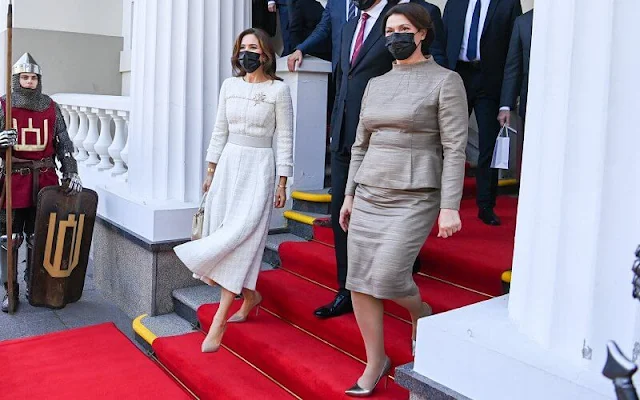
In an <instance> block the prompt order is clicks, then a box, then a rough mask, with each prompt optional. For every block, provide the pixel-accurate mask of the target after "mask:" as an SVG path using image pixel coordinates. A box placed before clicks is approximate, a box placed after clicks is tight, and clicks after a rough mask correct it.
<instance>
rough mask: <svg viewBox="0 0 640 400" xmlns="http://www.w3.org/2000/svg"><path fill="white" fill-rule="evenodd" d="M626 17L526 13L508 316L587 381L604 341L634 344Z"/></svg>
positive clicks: (632, 24) (590, 6)
mask: <svg viewBox="0 0 640 400" xmlns="http://www.w3.org/2000/svg"><path fill="white" fill-rule="evenodd" d="M638 15H640V3H639V2H637V1H616V2H612V1H600V0H583V1H581V2H579V4H578V2H557V1H551V0H547V1H538V4H537V7H536V11H535V25H534V26H535V28H534V29H535V30H534V35H535V42H534V47H533V49H532V55H531V58H532V65H531V75H530V80H531V82H533V83H534V84H531V85H530V86H529V109H528V112H527V127H526V130H525V131H526V138H525V147H524V155H523V166H522V183H521V187H520V204H519V210H518V227H517V233H516V246H515V254H514V265H513V282H512V286H511V296H510V302H509V314H510V316H511V317H512V318H513V319H514V320H515V321H517V322H518V323H519V326H520V327H521V331H522V332H523V333H525V334H527V335H528V336H530V337H531V338H532V339H534V340H535V341H536V342H538V343H539V344H540V345H542V346H543V347H545V348H549V349H551V350H552V351H554V352H556V353H557V354H561V355H562V356H564V357H566V358H567V359H571V360H574V361H575V362H578V363H581V364H582V365H583V366H585V367H587V368H589V369H590V370H592V371H599V370H601V369H602V366H603V365H604V356H605V351H604V349H605V343H606V341H607V340H609V339H616V340H618V343H619V344H620V345H621V346H622V347H623V348H624V349H625V350H626V351H627V352H628V354H629V355H630V354H631V350H632V348H633V345H634V342H637V341H640V335H639V334H640V332H637V331H636V330H635V321H634V317H635V311H636V309H637V304H636V301H635V300H633V299H632V298H631V278H632V274H631V261H632V259H633V257H632V256H633V252H634V251H635V249H636V246H637V245H638V244H639V243H640V207H639V206H638V195H639V194H640V191H639V190H638V187H639V185H638V182H639V181H640V153H639V152H638V149H640V135H639V134H638V129H637V120H636V118H634V117H635V115H636V114H637V112H638V106H639V105H640V103H639V102H638V97H637V91H638V88H640V76H638V73H637V68H636V66H637V65H638V64H639V63H640V54H638V52H634V51H629V49H630V48H633V46H634V43H635V38H637V36H638V35H639V34H640V25H638V24H637V21H635V19H636V17H637V16H638ZM567 21H572V23H567ZM596 25H597V26H598V28H597V29H593V27H594V26H596ZM630 46H631V47H630ZM594 49H598V50H597V52H596V53H597V55H596V56H594ZM536 82H539V83H540V84H535V83H536Z"/></svg>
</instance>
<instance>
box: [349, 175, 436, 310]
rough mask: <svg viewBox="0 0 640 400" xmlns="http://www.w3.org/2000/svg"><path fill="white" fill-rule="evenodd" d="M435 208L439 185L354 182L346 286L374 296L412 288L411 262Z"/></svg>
mask: <svg viewBox="0 0 640 400" xmlns="http://www.w3.org/2000/svg"><path fill="white" fill-rule="evenodd" d="M439 211H440V190H439V189H419V190H396V189H384V188H377V187H373V186H365V185H358V187H357V189H356V193H355V197H354V201H353V211H352V213H351V221H350V223H349V235H348V238H347V254H348V260H349V266H348V273H347V286H346V287H347V289H348V290H350V291H353V292H359V293H364V294H368V295H371V296H373V297H376V298H378V299H397V298H401V297H407V296H413V295H415V294H417V293H418V287H417V286H416V283H415V282H414V280H413V276H412V269H413V263H414V261H415V259H416V257H417V256H418V253H419V252H420V249H421V248H422V246H423V245H424V243H425V241H426V239H427V236H428V235H429V232H430V231H431V228H432V227H433V224H434V222H435V221H436V218H437V217H438V213H439Z"/></svg>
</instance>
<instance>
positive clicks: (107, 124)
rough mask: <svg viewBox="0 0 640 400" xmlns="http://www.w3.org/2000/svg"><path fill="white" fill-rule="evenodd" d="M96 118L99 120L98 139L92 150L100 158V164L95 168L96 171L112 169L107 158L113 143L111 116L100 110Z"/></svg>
mask: <svg viewBox="0 0 640 400" xmlns="http://www.w3.org/2000/svg"><path fill="white" fill-rule="evenodd" d="M98 118H100V137H99V138H98V141H97V142H96V143H95V144H94V145H93V148H94V149H95V152H96V153H97V154H98V156H99V157H100V163H99V164H98V166H97V168H98V170H100V171H103V170H106V169H110V168H111V167H113V164H112V163H111V160H110V158H109V157H110V154H109V147H110V146H111V143H112V141H113V140H112V138H111V115H110V114H109V113H108V112H107V111H103V110H100V112H99V113H98Z"/></svg>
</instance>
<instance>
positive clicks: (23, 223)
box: [0, 207, 36, 237]
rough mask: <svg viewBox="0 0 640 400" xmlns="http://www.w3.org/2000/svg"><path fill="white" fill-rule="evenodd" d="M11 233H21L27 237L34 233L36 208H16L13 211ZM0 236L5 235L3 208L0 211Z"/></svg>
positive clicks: (5, 216)
mask: <svg viewBox="0 0 640 400" xmlns="http://www.w3.org/2000/svg"><path fill="white" fill-rule="evenodd" d="M11 225H12V226H13V228H12V229H13V233H14V234H15V233H18V234H20V233H23V232H24V235H25V236H27V237H28V236H29V235H31V234H33V233H34V232H35V227H36V208H35V207H29V208H17V209H14V210H13V223H12V224H11ZM0 234H2V235H6V234H7V211H6V209H5V208H2V210H0Z"/></svg>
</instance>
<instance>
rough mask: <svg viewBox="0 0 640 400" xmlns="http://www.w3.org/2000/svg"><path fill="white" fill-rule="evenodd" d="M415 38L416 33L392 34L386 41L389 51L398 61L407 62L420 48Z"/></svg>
mask: <svg viewBox="0 0 640 400" xmlns="http://www.w3.org/2000/svg"><path fill="white" fill-rule="evenodd" d="M414 36H415V34H414V33H392V34H391V35H389V36H387V39H386V41H387V42H386V46H387V50H389V52H390V53H391V55H392V56H393V58H395V59H396V60H406V59H407V58H409V57H411V55H412V54H413V52H415V51H416V48H417V47H418V46H417V45H416V42H415V39H414Z"/></svg>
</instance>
